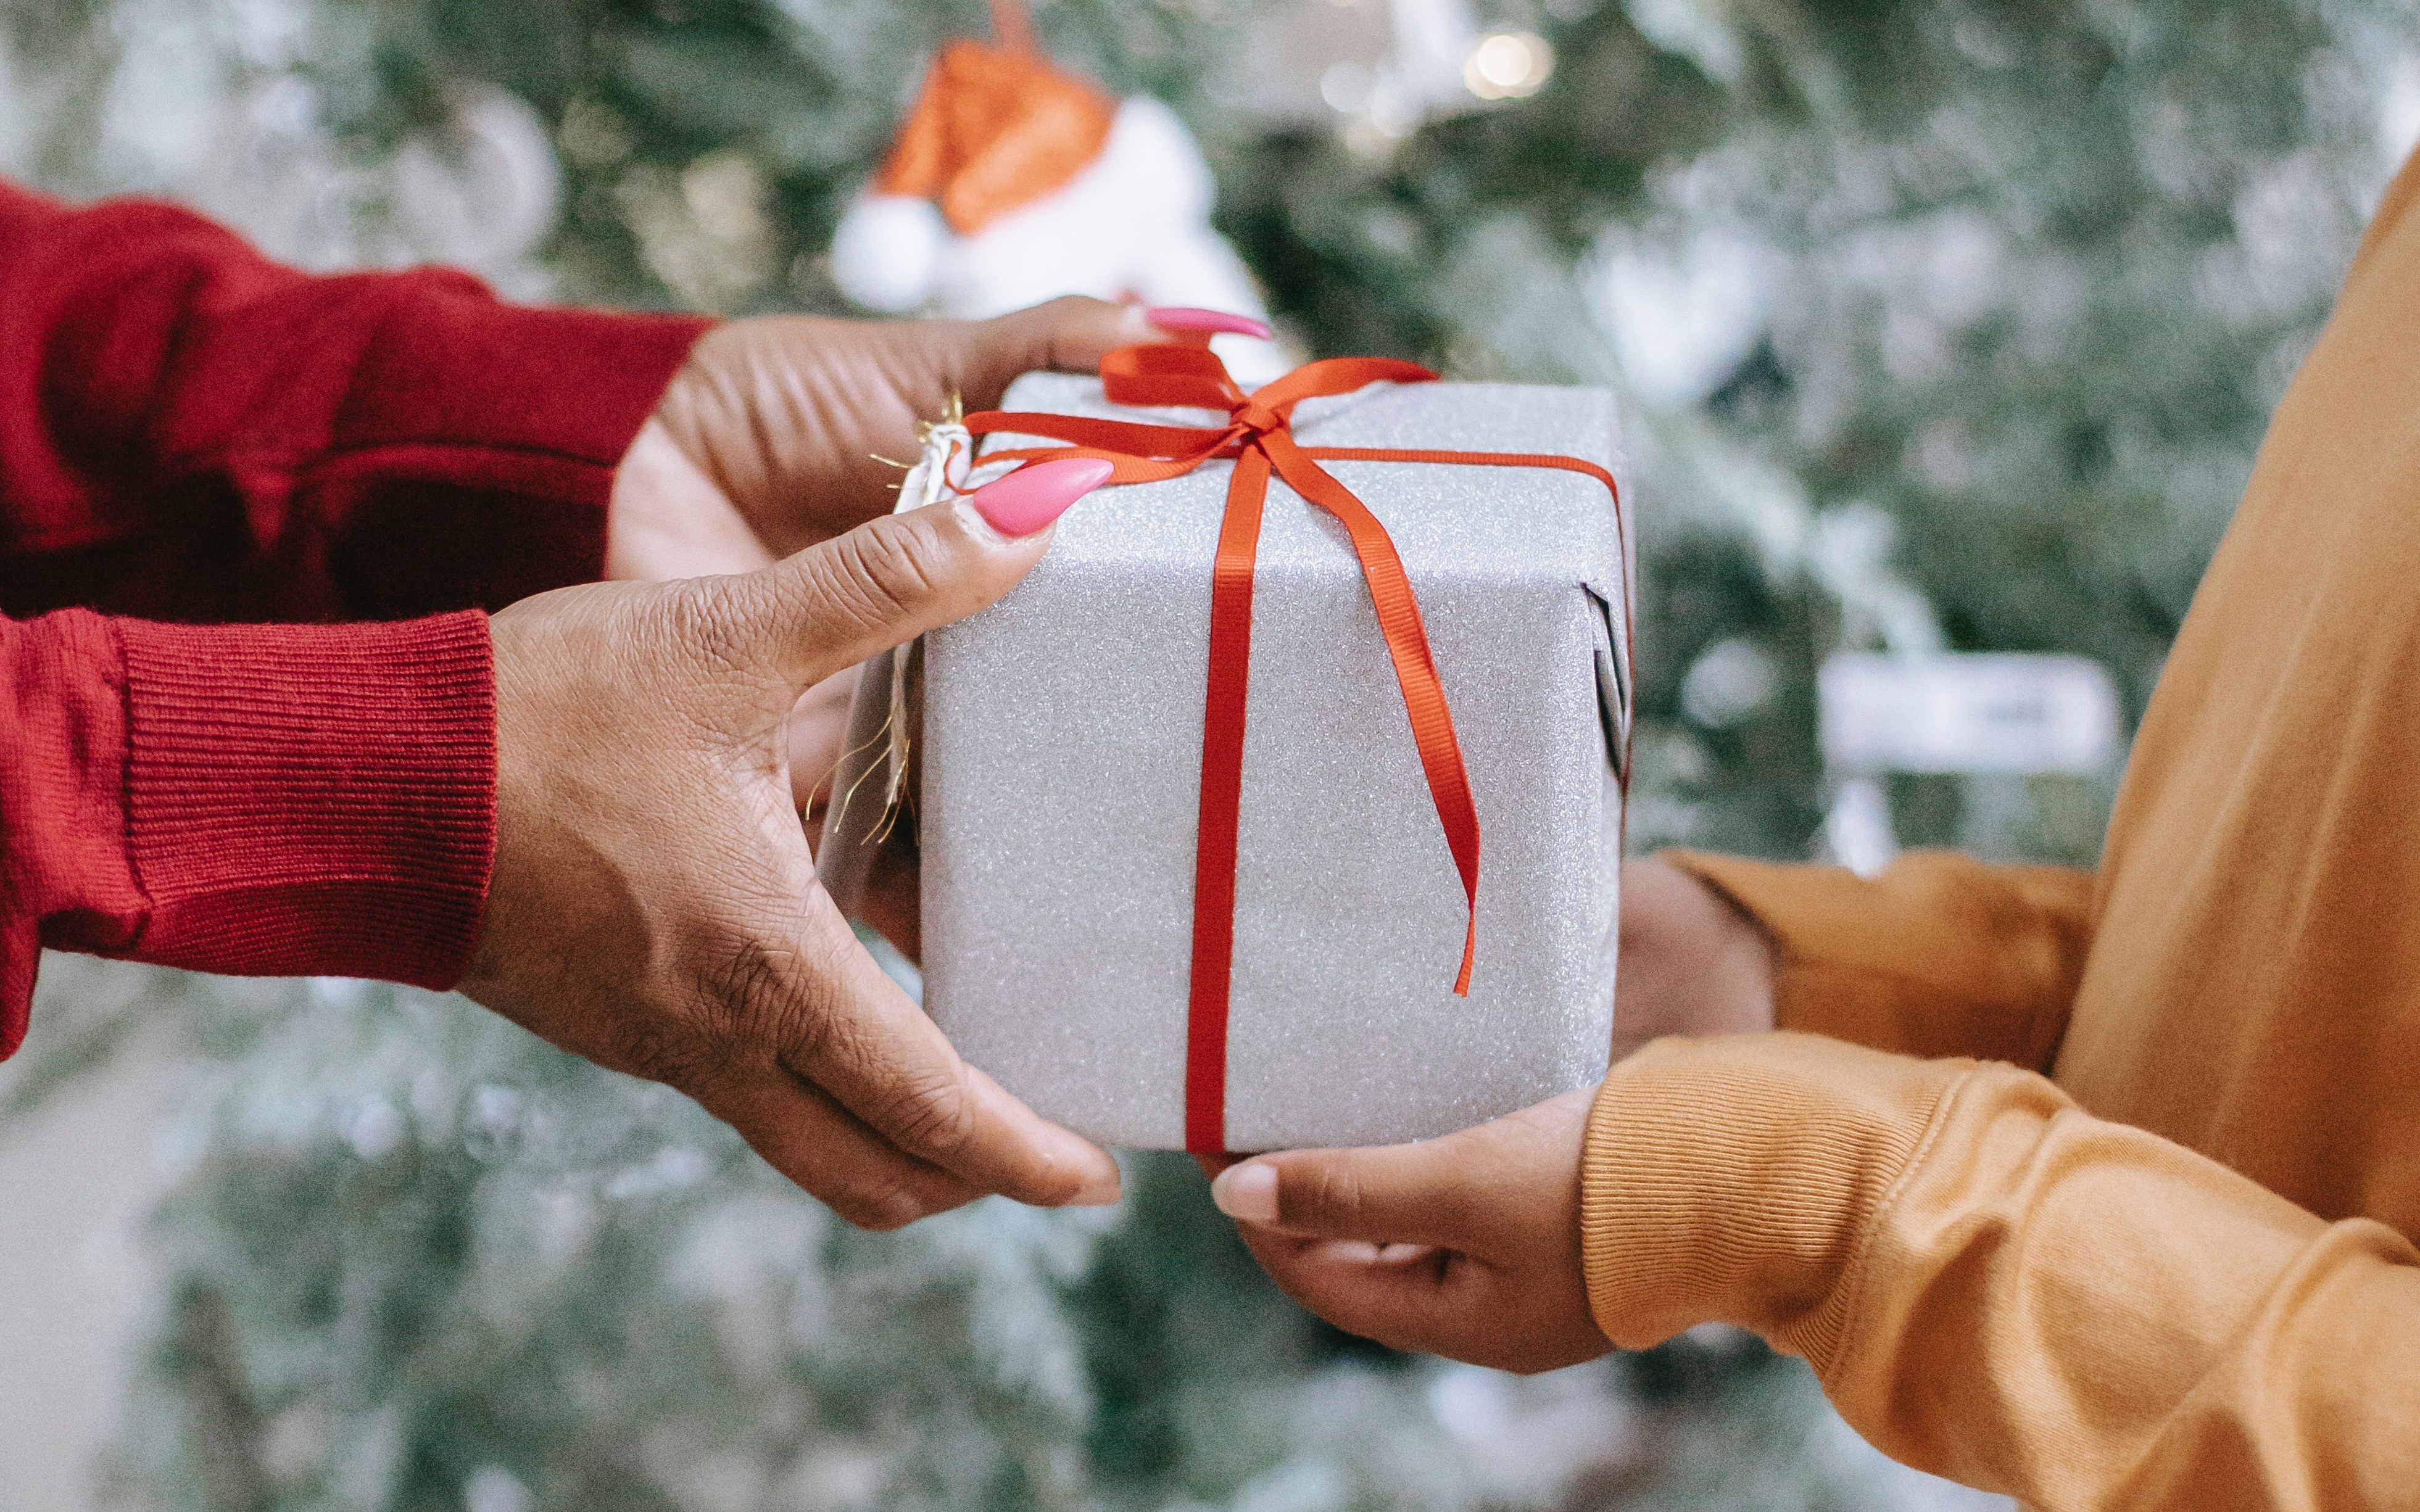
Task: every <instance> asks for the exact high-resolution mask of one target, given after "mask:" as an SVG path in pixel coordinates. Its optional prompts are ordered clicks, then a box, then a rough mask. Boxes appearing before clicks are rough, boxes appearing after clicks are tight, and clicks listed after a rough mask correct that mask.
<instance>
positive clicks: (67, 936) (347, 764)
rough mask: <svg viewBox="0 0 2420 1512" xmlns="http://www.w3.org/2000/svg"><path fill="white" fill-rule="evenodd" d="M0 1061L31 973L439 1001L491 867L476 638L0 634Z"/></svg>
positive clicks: (457, 966) (489, 726) (489, 705)
mask: <svg viewBox="0 0 2420 1512" xmlns="http://www.w3.org/2000/svg"><path fill="white" fill-rule="evenodd" d="M0 709H6V710H7V711H8V720H7V721H6V723H5V729H6V734H5V736H0V1055H6V1054H8V1053H10V1052H13V1051H14V1049H15V1048H16V1046H17V1044H18V1043H19V1042H20V1041H22V1039H23V1035H24V1032H25V1012H26V1005H27V1002H28V1000H29V998H30V995H31V992H32V987H33V980H34V971H35V967H36V964H37V962H38V961H39V954H40V951H41V949H43V948H44V947H50V948H53V949H70V950H84V951H90V952H95V953H100V954H108V955H116V956H124V957H128V958H131V959H135V960H142V961H149V962H155V963H159V964H167V965H178V966H187V967H192V968H194V969H199V970H207V971H221V972H229V973H235V974H240V975H248V976H280V975H312V976H361V977H382V978H389V979H392V980H403V981H411V982H415V983H419V984H421V985H426V986H433V987H442V986H447V985H450V984H451V983H452V982H453V981H454V980H455V979H456V978H457V977H458V975H459V974H460V972H461V970H462V967H463V964H464V963H465V962H466V961H467V959H468V958H469V955H470V952H471V949H472V947H473V943H474V942H475V936H476V933H477V930H478V925H479V918H480V912H481V908H482V906H483V903H484V901H485V896H486V887H487V879H488V871H489V863H490V857H491V855H492V851H493V845H494V834H495V815H494V786H495V775H494V774H495V751H494V679H493V673H492V671H491V669H490V660H489V644H488V630H487V625H486V621H485V619H484V617H483V616H480V615H477V614H453V615H445V616H440V617H437V618H433V619H425V620H416V621H410V622H405V623H401V624H395V625H358V626H344V627H319V626H256V625H245V626H228V627H218V628H194V627H189V626H182V625H159V624H153V623H148V622H143V621H134V620H123V619H105V618H103V617H101V616H99V615H94V614H90V613H85V612H82V611H68V612H64V613H59V614H54V615H48V616H44V617H42V618H40V619H37V620H32V621H26V622H14V621H8V620H0Z"/></svg>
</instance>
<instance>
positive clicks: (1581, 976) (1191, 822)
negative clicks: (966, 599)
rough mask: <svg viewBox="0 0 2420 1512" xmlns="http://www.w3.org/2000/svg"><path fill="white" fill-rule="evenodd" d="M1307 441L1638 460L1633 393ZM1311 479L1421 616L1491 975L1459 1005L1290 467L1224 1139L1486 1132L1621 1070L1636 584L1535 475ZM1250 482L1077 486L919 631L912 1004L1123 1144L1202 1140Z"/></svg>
mask: <svg viewBox="0 0 2420 1512" xmlns="http://www.w3.org/2000/svg"><path fill="white" fill-rule="evenodd" d="M1003 408H1005V409H1040V410H1049V411H1052V412H1056V413H1061V414H1094V415H1104V416H1112V417H1122V418H1137V419H1144V420H1153V421H1157V422H1159V423H1161V424H1169V423H1175V424H1204V423H1208V422H1209V421H1210V420H1211V419H1213V418H1214V417H1210V416H1206V415H1203V414H1202V413H1201V412H1199V411H1188V410H1157V411H1137V410H1128V409H1120V408H1118V407H1116V406H1112V405H1109V404H1108V403H1107V402H1106V401H1105V400H1104V399H1103V398H1102V396H1101V390H1100V384H1099V382H1098V381H1097V380H1096V379H1093V378H1073V377H1066V376H1061V375H1047V374H1034V375H1030V376H1028V377H1026V378H1021V379H1019V380H1018V381H1017V383H1016V386H1015V387H1014V388H1012V389H1011V390H1010V391H1009V395H1008V399H1007V401H1006V403H1005V405H1004V406H1003ZM1295 435H1296V437H1297V438H1298V439H1299V440H1301V441H1302V442H1303V443H1304V444H1306V445H1335V446H1385V447H1419V448H1430V449H1459V450H1470V451H1497V452H1557V453H1562V454H1565V455H1573V456H1578V457H1584V458H1587V459H1589V460H1590V461H1594V462H1597V463H1600V464H1602V465H1605V466H1606V467H1609V468H1611V469H1612V470H1613V471H1615V472H1616V474H1617V476H1620V475H1621V472H1622V469H1621V455H1620V446H1619V441H1618V439H1617V428H1616V421H1615V416H1614V410H1613V405H1612V401H1611V399H1610V398H1609V396H1608V395H1606V393H1603V392H1602V391H1598V390H1591V389H1564V388H1534V387H1524V386H1515V385H1509V384H1447V383H1428V384H1412V385H1404V386H1392V385H1378V386H1373V387H1372V388H1368V389H1364V390H1362V391H1360V392H1359V393H1354V394H1348V395H1342V396H1339V397H1335V398H1329V399H1314V400H1311V401H1308V402H1306V403H1305V404H1303V405H1302V406H1301V407H1300V408H1299V409H1297V410H1296V412H1295ZM992 444H993V445H995V446H1015V445H1028V444H1033V442H1032V440H1031V439H1028V438H1019V437H1007V436H1003V437H999V438H996V439H995V440H993V442H992ZM1325 465H1326V467H1327V468H1328V469H1329V470H1330V471H1332V472H1333V473H1335V475H1336V476H1337V477H1338V478H1339V479H1340V480H1342V482H1343V483H1344V485H1345V486H1347V487H1349V488H1351V489H1353V490H1354V492H1355V493H1356V494H1357V495H1358V496H1359V497H1360V498H1361V499H1362V501H1364V502H1366V503H1367V504H1368V505H1369V507H1370V508H1371V510H1372V511H1373V513H1374V514H1375V515H1377V517H1379V519H1380V520H1381V521H1383V522H1384V523H1385V525H1386V526H1387V529H1388V532H1390V533H1391V534H1392V535H1393V537H1394V540H1395V545H1396V547H1397V548H1398V550H1399V551H1400V552H1401V553H1402V556H1403V559H1404V565H1405V567H1406V569H1407V570H1408V572H1409V574H1410V577H1411V580H1412V584H1413V587H1414V589H1415V590H1416V592H1417V593H1418V595H1419V604H1420V611H1421V615H1422V617H1423V619H1424V621H1425V623H1426V625H1427V629H1428V634H1429V639H1430V642H1431V645H1432V647H1433V649H1434V651H1435V657H1436V662H1437V667H1438V671H1439V674H1440V676H1441V677H1442V679H1443V681H1444V684H1445V690H1446V695H1447V698H1448V700H1449V702H1450V704H1451V707H1452V710H1453V717H1454V725H1455V729H1456V732H1457V733H1458V734H1459V736H1460V738H1461V742H1462V748H1463V752H1464V755H1465V758H1466V762H1467V764H1468V768H1469V773H1470V780H1471V788H1472V792H1473V795H1474V797H1475V799H1476V801H1477V805H1478V810H1479V818H1480V826H1481V872H1480V882H1479V943H1478V956H1477V966H1476V970H1475V973H1474V975H1473V977H1472V980H1471V990H1470V995H1469V996H1467V997H1457V996H1455V995H1454V994H1453V990H1452V989H1453V979H1454V972H1455V967H1456V965H1457V964H1458V962H1459V959H1460V956H1461V949H1462V938H1463V895H1462V888H1461V885H1460V883H1459V881H1458V880H1457V878H1456V875H1455V872H1454V869H1453V862H1452V857H1451V856H1450V854H1449V852H1448V851H1447V848H1446V841H1445V836H1444V832H1443V830H1442V829H1441V828H1440V826H1439V825H1438V823H1437V817H1436V813H1435V809H1434V808H1433V806H1432V804H1431V800H1430V797H1429V793H1428V789H1427V787H1426V785H1425V784H1424V782H1423V781H1422V779H1421V775H1420V770H1419V757H1418V753H1417V751H1416V749H1415V748H1414V746H1413V742H1412V736H1411V731H1410V728H1409V726H1408V723H1407V722H1406V719H1405V717H1404V704H1403V698H1402V694H1401V692H1400V691H1399V689H1398V687H1397V685H1396V682H1395V676H1394V672H1393V670H1392V667H1391V665H1390V664H1389V662H1388V656H1387V650H1386V643H1385V641H1384V640H1382V639H1381V638H1380V636H1379V633H1378V626H1377V620H1376V616H1375V614H1374V612H1373V609H1372V608H1371V604H1370V596H1369V592H1368V589H1367V588H1366V587H1365V586H1364V584H1363V582H1362V579H1361V575H1360V570H1359V568H1358V565H1357V563H1356V561H1355V559H1354V556H1353V553H1352V550H1351V548H1350V547H1349V546H1348V545H1347V543H1346V539H1345V535H1344V532H1343V530H1342V527H1341V526H1339V525H1337V524H1336V522H1335V521H1334V520H1332V519H1330V518H1329V517H1327V516H1326V514H1325V513H1324V512H1322V511H1320V510H1318V509H1317V508H1315V507H1314V506H1312V505H1310V504H1308V503H1306V502H1305V501H1303V500H1302V499H1301V497H1300V496H1299V495H1297V494H1295V492H1294V491H1293V490H1292V489H1290V488H1288V487H1287V486H1285V485H1284V484H1283V483H1282V482H1281V481H1276V480H1273V481H1272V482H1271V484H1270V486H1269V497H1268V507H1267V517H1266V523H1265V526H1264V532H1263V534H1262V539H1261V548H1260V562H1259V570H1258V575H1257V578H1256V580H1255V593H1254V604H1253V625H1252V665H1251V680H1250V690H1249V702H1248V725H1247V734H1246V737H1245V748H1244V785H1243V797H1242V805H1241V811H1240V823H1239V831H1238V841H1239V850H1240V856H1241V860H1240V862H1239V865H1238V869H1237V876H1236V919H1235V953H1234V977H1233V997H1232V1011H1231V1018H1230V1023H1229V1033H1228V1098H1227V1134H1228V1145H1229V1148H1231V1149H1280V1148H1287V1147H1299V1146H1307V1145H1362V1144H1379V1143H1392V1142H1395V1141H1400V1140H1405V1139H1415V1138H1424V1137H1428V1136H1432V1135H1435V1134H1445V1133H1448V1132H1450V1131H1452V1130H1455V1129H1460V1128H1465V1127H1467V1126H1468V1125H1471V1124H1474V1123H1480V1122H1483V1121H1485V1120H1486V1119H1492V1118H1496V1117H1497V1116H1499V1115H1501V1114H1505V1113H1509V1112H1511V1111H1512V1110H1514V1109H1516V1108H1520V1107H1525V1106H1528V1104H1530V1103H1536V1102H1539V1101H1541V1100H1543V1099H1545V1098H1548V1097H1552V1096H1554V1095H1555V1094H1557V1093H1559V1092H1564V1091H1568V1090H1570V1089H1572V1088H1577V1087H1583V1086H1586V1085H1588V1084H1590V1083H1591V1082H1593V1081H1594V1080H1596V1079H1597V1078H1598V1077H1600V1076H1602V1075H1603V1074H1604V1072H1605V1066H1606V1048H1607V1041H1608V1038H1609V1034H1610V1030H1611V1020H1612V1004H1613V974H1614V959H1615V952H1614V921H1615V918H1616V902H1617V900H1616V890H1615V889H1616V885H1617V878H1618V873H1619V863H1620V828H1621V826H1620V817H1621V815H1620V804H1621V798H1620V791H1619V787H1618V785H1617V782H1616V779H1615V771H1614V767H1613V764H1612V760H1611V756H1610V751H1609V748H1608V743H1609V736H1610V733H1611V731H1610V729H1609V726H1611V725H1612V724H1613V723H1614V722H1615V719H1614V717H1609V715H1608V712H1607V711H1608V708H1609V706H1610V702H1620V700H1619V699H1618V698H1617V697H1616V695H1617V692H1622V693H1624V694H1625V695H1626V690H1617V689H1613V688H1609V687H1607V686H1606V681H1605V679H1604V678H1603V677H1602V676H1601V675H1600V671H1601V669H1604V668H1608V667H1609V666H1610V665H1611V662H1612V656H1611V655H1610V653H1611V646H1610V644H1609V641H1610V640H1612V638H1618V637H1619V636H1621V634H1622V627H1623V609H1622V605H1623V602H1624V596H1625V594H1627V593H1628V592H1629V588H1630V585H1629V583H1628V582H1626V581H1625V579H1624V576H1623V571H1624V563H1623V556H1622V552H1621V540H1620V535H1619V532H1618V527H1617V524H1616V514H1615V511H1614V507H1613V503H1612V501H1610V500H1609V499H1608V498H1607V497H1606V492H1605V489H1604V487H1603V486H1602V485H1601V484H1599V483H1597V482H1595V481H1594V480H1591V479H1589V478H1587V477H1585V476H1582V475H1578V474H1574V473H1568V472H1558V471H1544V470H1539V469H1527V468H1519V469H1516V468H1481V467H1447V466H1433V465H1428V464H1407V463H1391V462H1388V463H1381V462H1331V463H1327V464H1325ZM1231 469H1232V464H1231V463H1227V462H1212V463H1207V464H1204V465H1203V466H1202V467H1201V468H1200V469H1198V470H1196V471H1194V472H1192V473H1190V474H1188V475H1187V476H1186V477H1183V478H1178V479H1175V480H1172V481H1170V482H1166V483H1157V484H1147V485H1133V486H1120V487H1110V488H1104V489H1101V490H1100V491H1098V492H1096V493H1094V494H1093V495H1091V496H1090V497H1088V498H1086V499H1084V500H1083V501H1080V502H1078V504H1077V505H1076V506H1075V507H1074V508H1073V509H1072V510H1070V511H1069V512H1068V513H1067V514H1066V515H1065V516H1064V517H1062V519H1061V521H1060V524H1059V529H1058V534H1057V536H1056V538H1055V539H1054V540H1053V541H1052V542H1051V546H1050V551H1049V554H1048V556H1047V558H1045V560H1044V561H1043V563H1042V564H1041V565H1040V566H1038V567H1037V568H1035V569H1034V571H1033V573H1032V576H1031V577H1029V578H1028V579H1026V580H1025V581H1024V582H1023V583H1021V584H1020V585H1018V587H1017V588H1016V590H1014V591H1013V592H1011V593H1010V594H1008V595H1007V596H1006V597H1004V598H1002V599H1001V601H1000V602H999V603H997V604H995V605H993V606H992V607H991V608H989V609H985V610H983V611H982V612H980V613H977V614H975V615H973V616H971V617H970V618H969V619H967V620H964V621H962V622H960V623H959V624H957V625H951V626H949V627H947V628H945V629H941V630H938V631H935V632H933V634H932V635H931V636H930V637H928V639H927V641H926V649H925V669H924V676H925V683H924V734H923V739H924V765H923V788H922V792H921V795H920V810H921V814H920V820H921V844H922V851H923V920H924V922H923V931H924V934H923V955H924V960H923V967H924V974H925V976H924V981H925V996H924V1003H925V1007H926V1009H927V1010H928V1011H930V1012H931V1013H932V1015H933V1017H934V1019H935V1020H936V1021H937V1022H938V1023H939V1025H940V1026H941V1027H942V1029H943V1030H945V1031H946V1032H947V1033H948V1034H949V1036H950V1038H951V1039H952V1041H954V1042H955V1044H956V1045H957V1048H958V1050H959V1052H960V1053H961V1054H962V1055H964V1056H965V1057H966V1058H967V1059H968V1060H969V1061H970V1062H971V1063H972V1064H974V1065H977V1066H980V1067H982V1068H983V1069H984V1070H985V1071H987V1072H990V1073H991V1074H992V1075H993V1076H994V1077H996V1078H998V1079H999V1081H1000V1082H1001V1085H1002V1086H1004V1087H1006V1088H1008V1089H1009V1090H1010V1091H1012V1092H1014V1093H1016V1095H1017V1096H1019V1097H1021V1098H1023V1099H1025V1100H1026V1101H1027V1102H1028V1103H1031V1104H1032V1106H1033V1107H1034V1108H1035V1109H1036V1110H1037V1111H1039V1112H1041V1113H1042V1114H1043V1115H1045V1116H1046V1117H1048V1118H1051V1119H1057V1120H1059V1121H1060V1122H1063V1123H1064V1124H1066V1125H1068V1126H1069V1127H1071V1128H1074V1129H1076V1130H1078V1131H1080V1132H1081V1133H1083V1134H1089V1135H1091V1136H1092V1137H1094V1138H1096V1139H1099V1140H1102V1141H1104V1142H1106V1143H1109V1144H1116V1145H1128V1146H1141V1147H1148V1148H1161V1149H1176V1148H1182V1146H1183V1144H1184V1130H1185V1053H1186V1022H1187V980H1188V964H1189V950H1190V941H1191V935H1192V896H1193V852H1194V833H1195V825H1196V821H1197V806H1198V803H1199V799H1200V792H1199V788H1200V782H1201V769H1202V699H1203V693H1204V688H1205V685H1206V680H1207V672H1206V665H1207V662H1206V658H1207V656H1208V645H1209V614H1210V567H1211V561H1212V558H1213V556H1214V553H1215V548H1216V541H1217V536H1218V521H1219V517H1220V514H1221V511H1222V509H1223V507H1224V501H1225V494H1226V488H1227V479H1228V474H1229V471H1231ZM1626 500H1627V495H1626V493H1625V501H1626ZM1621 717H1625V718H1626V715H1623V716H1621Z"/></svg>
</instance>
